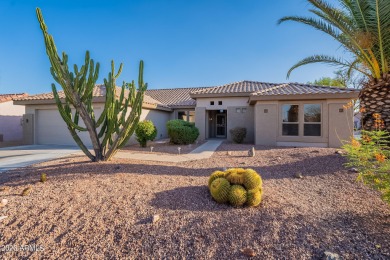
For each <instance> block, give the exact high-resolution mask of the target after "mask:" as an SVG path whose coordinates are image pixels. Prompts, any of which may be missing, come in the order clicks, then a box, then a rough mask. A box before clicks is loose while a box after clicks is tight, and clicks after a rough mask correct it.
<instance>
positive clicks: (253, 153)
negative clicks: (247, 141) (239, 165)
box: [248, 147, 256, 157]
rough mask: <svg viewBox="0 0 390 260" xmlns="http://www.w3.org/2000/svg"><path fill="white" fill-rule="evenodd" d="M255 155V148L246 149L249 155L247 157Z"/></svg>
mask: <svg viewBox="0 0 390 260" xmlns="http://www.w3.org/2000/svg"><path fill="white" fill-rule="evenodd" d="M255 155H256V151H255V148H254V147H252V149H250V150H249V151H248V156H249V157H255Z"/></svg>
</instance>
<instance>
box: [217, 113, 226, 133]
mask: <svg viewBox="0 0 390 260" xmlns="http://www.w3.org/2000/svg"><path fill="white" fill-rule="evenodd" d="M216 124H217V125H216V128H217V134H216V135H215V136H216V137H223V138H224V137H226V115H217V120H216Z"/></svg>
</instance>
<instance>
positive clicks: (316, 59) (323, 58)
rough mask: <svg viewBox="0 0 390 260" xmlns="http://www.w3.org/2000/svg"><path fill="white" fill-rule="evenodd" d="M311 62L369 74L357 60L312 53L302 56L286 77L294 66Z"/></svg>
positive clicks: (289, 72) (293, 67) (293, 68)
mask: <svg viewBox="0 0 390 260" xmlns="http://www.w3.org/2000/svg"><path fill="white" fill-rule="evenodd" d="M312 63H326V64H329V65H333V66H341V67H345V68H348V69H351V70H356V71H359V72H361V73H363V74H364V75H366V76H369V74H367V73H366V72H365V71H363V70H361V69H360V68H359V67H358V66H357V64H358V62H355V61H354V62H352V63H351V62H348V61H345V60H343V59H341V58H335V57H332V56H328V55H313V56H309V57H307V58H304V59H303V60H300V61H299V62H297V63H296V64H294V65H293V66H292V67H291V68H290V69H289V70H288V72H287V78H289V77H290V75H291V72H292V71H293V70H295V69H296V68H299V67H301V66H303V65H307V64H312Z"/></svg>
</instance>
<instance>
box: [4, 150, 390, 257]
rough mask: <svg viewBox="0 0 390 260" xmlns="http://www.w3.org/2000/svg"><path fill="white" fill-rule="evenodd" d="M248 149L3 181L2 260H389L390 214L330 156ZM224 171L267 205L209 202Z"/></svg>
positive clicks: (68, 164)
mask: <svg viewBox="0 0 390 260" xmlns="http://www.w3.org/2000/svg"><path fill="white" fill-rule="evenodd" d="M251 147H252V146H251V145H237V144H228V143H225V144H222V145H221V146H220V147H219V148H218V151H217V152H216V153H214V155H213V156H212V157H211V158H209V159H206V160H199V161H191V162H185V163H180V164H174V163H161V162H147V161H145V162H143V161H132V160H123V159H120V160H119V159H115V160H113V161H111V162H104V163H92V162H89V161H87V158H86V157H83V156H80V157H75V158H63V159H59V160H55V161H51V162H46V163H42V164H38V165H35V166H32V167H29V168H26V169H22V170H14V171H10V172H7V173H2V174H0V184H1V187H3V189H2V191H0V198H6V199H8V204H7V205H6V206H5V207H3V208H1V209H0V215H1V216H3V215H4V216H8V217H7V218H6V219H3V220H2V221H0V246H1V248H0V258H2V259H15V258H19V259H23V258H30V259H38V258H39V259H71V258H77V259H103V258H107V259H148V258H149V259H150V258H152V259H161V258H166V259H183V258H186V259H246V258H247V256H246V255H245V254H243V252H242V250H243V249H246V248H250V249H252V250H253V252H254V254H255V256H254V257H253V259H320V258H322V256H323V253H324V251H327V250H328V251H331V252H334V253H337V254H339V255H340V256H341V257H342V258H343V259H389V258H390V236H389V234H390V207H389V206H388V205H386V204H385V203H384V202H382V201H381V199H380V197H379V194H378V193H377V192H375V191H372V190H370V189H369V188H367V187H365V186H363V185H362V184H361V183H357V182H356V181H355V180H356V176H357V175H356V173H353V172H351V171H348V170H346V169H344V168H343V163H344V162H345V159H344V158H343V157H342V156H340V155H339V154H336V153H335V150H334V149H325V148H272V147H264V146H258V147H256V150H257V151H256V156H255V157H253V158H252V157H247V150H249V149H250V148H251ZM228 152H229V153H228ZM224 167H226V168H228V167H245V168H253V169H255V170H257V171H258V172H259V173H260V174H261V175H262V177H263V180H264V197H263V202H262V204H261V205H260V206H259V207H257V208H232V207H230V206H227V205H220V204H217V203H215V202H214V201H213V200H212V198H211V196H210V195H209V192H208V188H207V186H206V185H207V180H208V176H209V175H210V173H211V172H212V171H214V170H217V169H221V168H224ZM297 172H299V173H301V174H302V176H303V178H295V177H294V176H295V175H296V173H297ZM41 173H46V174H47V178H48V181H47V182H46V183H40V182H39V178H40V175H41ZM4 187H8V188H5V190H4ZM27 187H32V190H31V193H30V195H29V196H24V197H23V196H20V194H21V192H22V191H23V190H24V189H25V188H27ZM155 215H159V220H158V221H156V222H155V223H153V222H152V219H153V216H155ZM23 245H30V246H31V245H33V246H34V245H35V247H36V249H38V250H37V251H35V252H31V251H28V250H27V251H22V250H20V249H21V248H20V246H23ZM40 246H42V247H40ZM17 247H19V248H17ZM22 249H23V248H22ZM24 249H26V248H24ZM6 251H8V252H6Z"/></svg>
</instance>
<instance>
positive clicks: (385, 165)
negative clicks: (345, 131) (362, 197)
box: [343, 114, 390, 204]
mask: <svg viewBox="0 0 390 260" xmlns="http://www.w3.org/2000/svg"><path fill="white" fill-rule="evenodd" d="M373 116H374V118H375V125H376V127H375V128H376V129H377V130H374V131H365V130H362V138H361V139H360V140H357V139H355V138H352V140H351V141H350V142H348V143H347V144H345V145H344V146H343V148H344V149H345V150H346V151H347V154H346V156H347V158H348V163H346V166H348V167H354V168H356V170H357V171H358V172H359V175H358V181H362V182H363V183H364V184H366V185H368V186H370V187H372V188H374V189H376V190H378V191H379V192H381V193H382V198H383V200H384V201H386V202H387V203H389V204H390V146H389V144H390V142H389V140H390V135H389V133H388V132H387V131H385V130H381V129H383V127H382V126H383V120H382V119H381V117H380V115H379V114H374V115H373Z"/></svg>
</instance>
